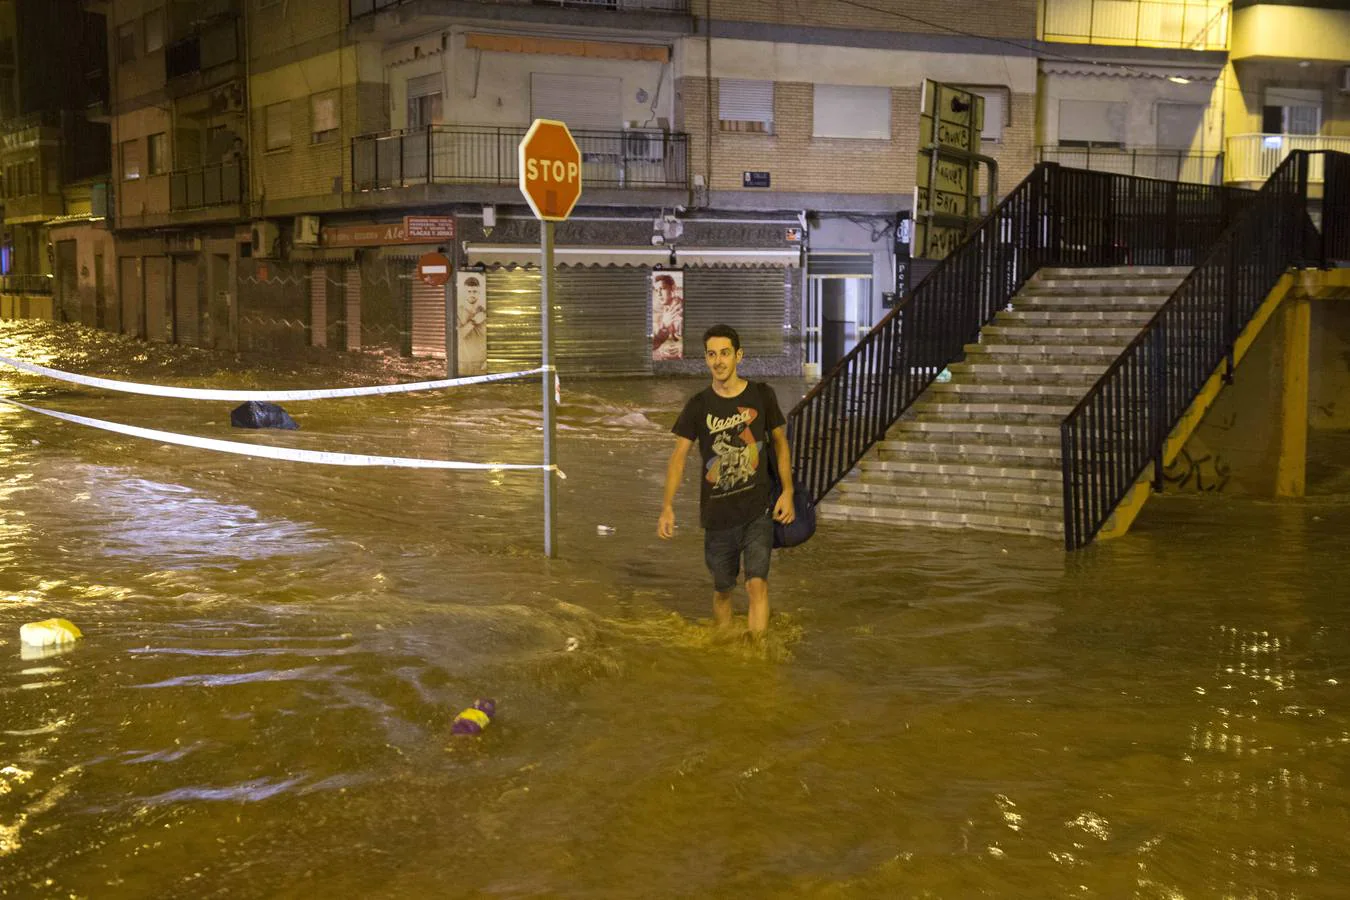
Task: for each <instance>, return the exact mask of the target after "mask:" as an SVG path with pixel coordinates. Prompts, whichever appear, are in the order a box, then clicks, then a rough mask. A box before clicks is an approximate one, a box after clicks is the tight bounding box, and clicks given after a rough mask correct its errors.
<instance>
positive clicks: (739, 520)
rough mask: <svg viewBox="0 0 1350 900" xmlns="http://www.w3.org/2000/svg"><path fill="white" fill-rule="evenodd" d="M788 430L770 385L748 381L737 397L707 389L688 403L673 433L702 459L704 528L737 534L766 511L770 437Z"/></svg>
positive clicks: (702, 518) (700, 502) (700, 517)
mask: <svg viewBox="0 0 1350 900" xmlns="http://www.w3.org/2000/svg"><path fill="white" fill-rule="evenodd" d="M784 424H786V420H785V419H784V418H783V411H782V410H781V409H779V407H778V397H777V395H775V394H774V392H773V388H771V387H769V386H768V385H767V384H757V383H755V382H753V381H747V382H746V384H745V390H743V391H741V392H740V394H738V395H737V396H735V397H721V396H718V394H717V392H716V391H714V390H713V389H712V388H711V387H708V388H705V389H704V390H702V391H700V392H698V393H697V394H695V395H694V396H692V397H690V398H689V402H688V403H686V404H685V405H684V412H682V413H680V418H679V419H677V420H676V422H675V427H674V428H672V429H671V431H673V432H674V433H675V434H677V435H679V436H680V437H682V438H687V439H688V440H691V441H697V442H698V448H699V451H700V452H701V453H702V454H703V478H702V479H701V481H702V485H703V490H702V493H701V495H700V497H699V521H700V523H701V524H702V525H703V527H704V528H707V529H711V530H718V529H722V528H735V527H737V526H739V525H744V524H745V523H746V522H749V521H751V520H753V519H754V518H755V517H756V516H759V515H762V514H763V513H764V510H765V509H767V508H768V505H769V494H770V485H769V470H768V455H769V454H770V453H772V452H773V445H772V442H771V441H770V439H769V435H770V434H771V433H772V432H773V430H774V429H775V428H779V427H781V426H782V425H784Z"/></svg>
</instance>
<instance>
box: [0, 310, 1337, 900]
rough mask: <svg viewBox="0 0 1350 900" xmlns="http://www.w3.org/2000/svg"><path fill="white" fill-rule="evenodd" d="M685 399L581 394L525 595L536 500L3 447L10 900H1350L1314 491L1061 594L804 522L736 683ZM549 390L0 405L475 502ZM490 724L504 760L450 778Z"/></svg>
mask: <svg viewBox="0 0 1350 900" xmlns="http://www.w3.org/2000/svg"><path fill="white" fill-rule="evenodd" d="M0 354H3V355H8V356H18V357H21V358H23V359H26V360H29V361H35V362H39V363H42V364H44V365H51V366H54V367H56V368H62V369H68V370H72V371H78V372H82V373H86V374H91V375H101V376H106V377H113V378H123V379H127V380H134V381H143V382H156V383H162V384H175V385H180V386H194V387H217V388H239V389H258V388H272V387H275V388H310V387H313V388H318V387H336V386H346V385H349V384H356V383H370V382H372V381H375V380H386V381H388V380H405V381H406V380H417V379H419V378H423V377H437V376H438V375H439V373H438V372H434V371H433V370H432V369H425V370H423V371H420V372H418V371H414V369H413V367H407V371H400V372H394V371H392V370H390V369H387V368H381V367H380V366H378V365H377V364H375V363H371V364H370V365H369V368H368V370H367V371H362V372H351V373H347V374H345V375H343V376H341V377H340V378H339V377H337V376H335V375H333V374H332V371H329V372H328V374H325V370H324V368H323V367H322V366H321V365H320V364H319V363H317V362H316V363H313V364H304V365H291V364H289V363H288V364H278V365H275V366H271V367H266V366H262V367H258V366H261V364H260V363H257V362H256V361H254V360H248V361H247V362H246V363H244V364H236V363H235V362H234V359H233V357H231V356H229V355H226V354H216V353H208V352H204V351H193V350H187V349H183V348H176V347H163V346H158V347H152V348H147V347H146V346H145V345H142V344H138V343H136V342H132V341H125V340H123V339H120V338H116V337H113V336H108V335H100V334H97V333H95V332H92V331H84V330H78V329H75V328H67V329H65V330H58V329H56V328H54V327H51V326H46V327H43V326H39V325H36V324H33V323H19V322H4V323H0ZM235 365H246V366H248V367H250V368H249V370H248V371H247V372H246V373H245V374H240V373H239V372H235V371H231V368H230V367H232V366H235ZM700 386H701V385H700V383H699V382H695V381H675V380H634V381H623V380H595V381H577V380H573V381H570V382H569V381H566V380H565V381H564V384H563V406H562V408H561V411H560V422H561V431H560V433H559V439H558V444H559V454H560V458H561V463H562V468H563V470H564V471H565V472H566V474H567V479H566V480H565V481H563V482H562V483H561V486H560V494H559V497H560V499H559V503H560V512H559V529H560V530H559V537H558V542H559V547H560V554H561V558H560V559H558V560H555V561H551V562H550V561H546V560H544V559H543V558H542V556H541V546H542V535H541V530H540V515H541V513H540V497H541V493H542V492H541V484H540V482H541V477H542V476H540V475H539V474H537V473H519V472H503V473H482V472H462V473H461V472H436V471H431V472H426V471H405V470H391V469H353V468H345V467H320V466H304V465H300V464H295V463H280V462H271V461H267V460H261V459H251V458H243V457H236V456H222V455H218V454H212V453H209V452H206V451H201V450H195V449H189V448H184V447H172V446H166V445H161V444H157V443H154V442H150V441H144V440H137V439H135V438H129V437H121V436H119V435H114V434H109V433H106V432H99V431H94V430H92V429H89V428H84V427H81V426H77V425H71V424H64V423H61V422H57V421H54V420H52V419H48V418H46V417H42V416H38V415H34V414H32V413H29V412H25V411H22V410H18V409H15V408H13V407H9V406H4V405H0V896H6V897H23V898H27V897H42V898H46V897H53V898H55V897H82V898H100V900H103V898H108V900H116V898H144V897H194V898H197V897H230V898H251V897H257V898H290V897H296V898H299V897H310V896H321V897H323V896H327V897H333V898H340V897H363V898H367V897H368V898H415V897H468V896H490V897H569V898H570V897H577V898H581V897H605V898H633V897H738V898H739V897H744V898H759V897H821V898H844V897H849V898H851V897H860V898H868V897H937V898H949V897H950V898H964V897H973V896H988V897H1061V896H1083V897H1102V898H1115V897H1143V898H1154V897H1157V898H1181V897H1184V898H1197V897H1241V898H1247V897H1252V898H1295V897H1298V898H1307V897H1341V896H1346V895H1347V893H1350V863H1347V861H1346V856H1345V846H1346V837H1345V836H1346V833H1347V829H1350V767H1347V765H1346V762H1347V750H1350V721H1348V716H1347V713H1348V711H1350V707H1348V706H1347V691H1350V641H1347V640H1346V634H1347V627H1348V626H1350V604H1347V602H1346V599H1345V598H1346V589H1345V586H1344V585H1345V584H1346V582H1347V581H1350V477H1347V476H1346V475H1345V473H1343V472H1341V471H1340V470H1339V469H1338V468H1337V467H1336V466H1335V465H1333V464H1328V461H1327V460H1322V463H1321V467H1320V468H1318V467H1314V468H1313V469H1312V470H1310V471H1312V472H1314V473H1315V474H1317V477H1318V479H1319V480H1318V481H1317V482H1316V484H1317V485H1318V486H1319V487H1320V489H1321V490H1322V493H1321V494H1320V495H1318V496H1315V497H1311V498H1310V499H1308V500H1306V501H1301V502H1288V503H1270V502H1259V501H1253V500H1243V499H1238V498H1219V497H1195V496H1188V497H1182V498H1163V499H1161V500H1155V501H1153V502H1152V504H1151V505H1150V507H1149V508H1148V509H1147V510H1146V511H1145V513H1144V515H1143V516H1142V517H1141V519H1140V521H1139V523H1138V524H1137V525H1136V530H1135V532H1134V533H1133V534H1132V535H1131V536H1129V537H1127V538H1126V539H1124V540H1121V541H1117V542H1114V543H1111V544H1102V545H1099V546H1095V547H1092V548H1090V549H1088V550H1086V551H1083V552H1081V553H1078V554H1075V555H1073V556H1068V555H1066V554H1065V553H1064V551H1063V550H1062V549H1061V548H1060V546H1059V545H1058V544H1057V543H1054V542H1050V541H1043V540H1036V539H1023V538H1011V537H1003V536H998V535H985V534H979V533H965V532H952V533H940V532H928V531H916V530H893V529H889V528H884V527H883V528H878V527H874V526H863V525H842V524H832V523H824V524H822V527H821V530H820V531H819V533H818V534H817V536H816V537H815V538H814V539H813V540H812V541H811V542H810V543H808V544H807V545H805V546H804V547H802V548H799V549H797V550H794V551H790V552H787V553H780V554H776V556H775V560H774V568H773V573H772V576H771V585H772V600H773V608H774V616H773V619H772V621H771V623H770V632H771V637H770V639H769V640H767V641H766V642H765V643H764V644H763V645H762V646H756V645H751V644H747V643H744V642H742V641H740V640H737V639H734V638H732V639H727V638H725V637H723V636H719V635H717V634H716V633H714V632H713V631H712V630H711V629H710V628H709V626H708V619H709V617H710V614H711V608H710V607H711V604H710V584H709V578H708V575H707V573H706V571H705V570H704V568H703V562H702V535H701V532H700V531H699V529H698V527H697V522H698V520H697V500H696V494H697V492H696V489H695V484H694V475H693V473H692V472H688V473H686V482H685V485H684V487H683V488H682V491H681V494H680V499H679V501H678V504H677V507H676V512H677V517H678V521H679V524H680V526H681V528H680V530H679V531H678V532H677V536H676V539H675V540H674V541H672V542H669V543H665V542H661V541H659V540H658V539H657V537H656V533H655V526H656V516H657V513H658V511H659V506H660V494H661V485H662V479H663V477H664V466H665V460H666V455H667V454H668V452H669V449H670V445H671V439H670V437H669V435H668V429H669V426H670V424H671V422H672V421H673V420H674V417H675V415H676V413H677V412H678V411H679V408H680V406H681V404H682V402H683V400H684V398H685V396H686V395H687V394H688V393H689V392H691V391H693V390H695V389H697V388H698V387H700ZM776 386H777V387H778V390H779V396H780V398H781V399H782V401H783V406H784V408H785V409H786V408H788V407H789V406H790V405H791V403H793V402H795V401H796V400H797V399H798V398H799V397H800V395H801V392H802V390H803V385H801V384H799V383H786V382H785V383H777V384H776ZM538 393H539V388H538V383H537V382H534V381H531V382H528V383H523V384H514V385H489V386H483V387H471V388H464V389H458V390H453V391H449V392H439V393H427V394H409V395H403V396H395V397H391V398H370V399H357V400H332V401H323V402H312V403H295V404H287V408H288V410H289V411H290V412H291V413H292V414H293V415H295V417H296V418H297V420H298V421H299V422H300V424H301V428H302V430H301V431H299V432H295V433H281V432H276V433H264V434H252V433H244V432H240V431H237V430H236V431H232V430H231V429H230V427H229V409H230V406H231V404H228V403H200V402H196V403H194V402H188V401H180V400H157V399H153V398H147V397H137V396H131V395H122V394H110V393H106V392H102V391H95V390H89V389H82V388H77V387H75V386H74V385H67V384H59V383H56V382H52V381H46V380H42V379H39V378H36V377H33V376H29V375H23V374H20V373H17V372H15V371H13V370H11V369H8V368H5V367H0V396H4V397H9V398H12V399H16V400H21V401H22V402H25V403H30V404H32V405H35V406H39V407H43V408H50V409H57V410H61V411H65V412H72V413H77V414H80V415H86V416H92V417H95V418H101V419H108V420H111V421H115V422H122V423H127V424H133V425H140V426H143V427H148V428H157V429H162V430H167V431H177V432H184V433H190V434H195V435H201V436H206V437H215V438H223V439H227V440H240V441H250V442H256V443H266V444H272V445H276V446H288V447H302V448H307V449H323V450H340V451H345V452H354V453H371V454H385V455H395V456H418V457H429V458H437V459H455V460H466V461H497V462H523V463H536V462H538V461H539V458H540V442H539V435H538V426H539V421H540V416H539V412H538V408H537V401H538ZM1319 446H1320V445H1319ZM1334 446H1335V447H1337V448H1341V449H1342V450H1343V448H1344V445H1343V444H1335V445H1334ZM1347 458H1350V457H1347V456H1346V455H1344V453H1343V452H1342V453H1340V455H1339V459H1341V460H1344V459H1347ZM1331 462H1332V463H1334V462H1335V460H1332V461H1331ZM690 468H691V469H692V468H693V467H692V466H691V467H690ZM599 526H610V527H611V528H612V529H613V531H612V533H600V530H599V529H598V527H599ZM738 613H739V615H740V617H741V621H742V623H743V621H744V597H743V594H742V596H741V598H740V603H739V606H738ZM52 616H62V617H65V618H68V619H70V620H72V621H73V622H75V623H76V624H77V625H79V626H80V627H81V628H82V629H83V630H84V633H85V638H84V640H83V641H82V642H80V643H79V644H78V645H77V646H76V647H75V648H74V649H73V650H71V651H69V652H67V653H65V654H61V655H57V656H51V657H47V658H26V657H34V656H35V655H36V654H34V653H33V652H32V651H27V650H23V649H22V648H21V647H20V644H19V640H18V630H19V626H20V625H21V624H23V623H25V622H30V621H35V620H38V619H44V618H48V617H52ZM477 697H492V698H494V699H495V700H496V701H497V709H498V715H497V718H496V719H495V720H494V721H493V723H492V725H491V726H490V727H489V728H488V730H487V732H486V733H485V734H484V735H483V736H482V737H481V738H477V739H474V738H469V739H465V738H457V737H452V735H451V733H450V728H451V720H452V719H453V717H454V715H455V713H456V712H458V711H459V710H461V709H463V708H464V707H466V706H468V705H469V704H470V703H472V702H473V700H474V699H475V698H477Z"/></svg>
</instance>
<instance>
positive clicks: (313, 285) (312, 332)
mask: <svg viewBox="0 0 1350 900" xmlns="http://www.w3.org/2000/svg"><path fill="white" fill-rule="evenodd" d="M309 343H310V346H312V347H327V346H328V275H327V273H326V272H325V271H324V267H323V266H313V267H311V268H310V270H309Z"/></svg>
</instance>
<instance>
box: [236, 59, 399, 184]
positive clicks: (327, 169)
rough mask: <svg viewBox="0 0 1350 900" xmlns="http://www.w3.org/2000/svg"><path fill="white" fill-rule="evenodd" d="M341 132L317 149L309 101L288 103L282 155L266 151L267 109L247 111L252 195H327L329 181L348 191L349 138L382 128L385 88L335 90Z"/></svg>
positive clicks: (300, 99) (301, 99)
mask: <svg viewBox="0 0 1350 900" xmlns="http://www.w3.org/2000/svg"><path fill="white" fill-rule="evenodd" d="M340 93H341V107H342V111H341V128H340V129H339V132H338V137H337V138H336V139H334V140H332V141H328V142H326V143H322V144H315V143H313V142H312V138H311V135H312V133H313V132H312V128H311V125H312V107H311V104H310V98H309V97H297V98H295V99H293V100H291V101H289V102H290V113H291V145H290V146H289V147H288V148H286V149H284V150H272V151H268V150H266V131H267V110H266V108H265V107H262V108H255V109H254V110H253V135H254V143H255V145H256V146H255V148H254V152H253V155H252V158H253V159H254V160H256V161H257V163H256V170H257V177H258V179H260V180H255V181H254V189H255V191H264V192H265V194H266V199H267V200H269V201H274V200H288V199H294V198H297V197H313V196H315V195H321V194H325V195H326V194H332V193H333V179H335V178H339V177H340V178H341V179H342V188H341V189H349V188H350V183H351V182H350V176H351V139H352V138H353V137H355V136H356V135H357V134H360V133H363V132H366V131H378V130H382V129H384V128H387V127H388V115H387V112H386V103H385V86H384V85H382V84H370V83H365V84H359V85H348V86H347V87H344V88H341V89H340Z"/></svg>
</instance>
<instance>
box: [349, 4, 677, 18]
mask: <svg viewBox="0 0 1350 900" xmlns="http://www.w3.org/2000/svg"><path fill="white" fill-rule="evenodd" d="M406 2H407V0H348V12H349V14H350V15H351V18H353V19H358V18H360V17H361V16H369V15H372V14H374V13H377V12H380V11H382V10H386V9H390V8H392V7H395V6H399V5H401V4H403V3H406ZM477 2H479V3H482V4H484V5H487V6H544V7H550V6H551V7H553V8H555V9H598V10H612V11H616V12H650V13H664V14H670V15H688V13H689V0H477Z"/></svg>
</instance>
